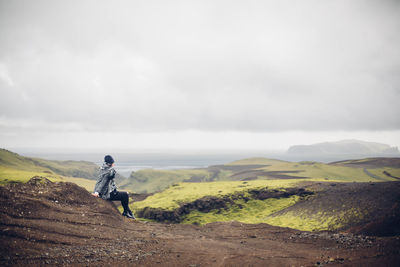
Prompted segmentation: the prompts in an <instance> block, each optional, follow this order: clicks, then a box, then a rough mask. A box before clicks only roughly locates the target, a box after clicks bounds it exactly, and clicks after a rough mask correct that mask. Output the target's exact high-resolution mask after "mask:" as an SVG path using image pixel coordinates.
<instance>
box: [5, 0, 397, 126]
mask: <svg viewBox="0 0 400 267" xmlns="http://www.w3.org/2000/svg"><path fill="white" fill-rule="evenodd" d="M399 11H400V3H399V2H398V1H379V2H377V1H317V0H314V1H193V2H192V1H113V2H109V1H0V35H1V36H2V38H1V41H0V90H1V91H0V126H1V127H2V129H3V130H4V131H5V130H8V131H10V132H12V131H14V130H15V129H34V128H35V127H36V128H38V127H40V128H43V129H47V130H51V131H53V130H54V131H77V130H82V131H111V130H115V129H118V130H120V131H170V130H184V129H197V130H205V131H210V130H211V131H223V130H233V131H235V130H237V131H243V130H245V131H288V130H303V131H327V130H349V131H356V130H398V129H400V120H399V117H400V108H399V105H398V102H399V100H400V97H399V96H400V78H399V77H400V51H399V49H398V47H400V36H399V34H398V33H399V30H400V17H399V16H398V14H399ZM15 131H16V130H15Z"/></svg>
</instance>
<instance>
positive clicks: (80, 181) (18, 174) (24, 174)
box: [0, 166, 96, 191]
mask: <svg viewBox="0 0 400 267" xmlns="http://www.w3.org/2000/svg"><path fill="white" fill-rule="evenodd" d="M34 176H42V177H46V178H47V179H49V180H50V181H52V182H71V183H75V184H77V185H79V186H82V187H84V188H85V189H86V190H88V191H93V188H94V185H95V183H96V181H94V180H89V179H85V178H78V177H71V176H62V175H58V174H54V173H51V172H48V171H44V172H39V171H36V172H35V171H24V170H16V169H12V168H6V167H4V166H0V185H5V184H8V183H16V182H17V183H26V182H27V181H29V179H31V178H32V177H34Z"/></svg>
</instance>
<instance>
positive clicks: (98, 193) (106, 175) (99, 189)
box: [92, 155, 135, 219]
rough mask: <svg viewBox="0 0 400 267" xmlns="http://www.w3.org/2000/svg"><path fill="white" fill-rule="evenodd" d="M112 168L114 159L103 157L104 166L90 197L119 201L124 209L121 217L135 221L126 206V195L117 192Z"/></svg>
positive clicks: (127, 200) (114, 172)
mask: <svg viewBox="0 0 400 267" xmlns="http://www.w3.org/2000/svg"><path fill="white" fill-rule="evenodd" d="M113 166H114V159H113V158H112V157H111V156H110V155H107V156H105V157H104V164H103V166H102V167H101V169H100V173H99V178H98V179H97V182H96V185H95V187H94V193H92V195H93V196H95V197H101V198H102V199H105V200H110V201H112V200H121V204H122V207H123V208H124V212H123V213H122V215H123V216H126V217H128V218H130V219H135V216H134V215H133V213H132V211H131V210H130V209H129V206H128V203H129V196H128V193H127V192H119V191H117V186H116V185H115V182H114V177H115V174H116V173H117V172H116V171H115V170H114V168H113Z"/></svg>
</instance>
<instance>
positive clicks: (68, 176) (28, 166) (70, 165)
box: [0, 149, 98, 190]
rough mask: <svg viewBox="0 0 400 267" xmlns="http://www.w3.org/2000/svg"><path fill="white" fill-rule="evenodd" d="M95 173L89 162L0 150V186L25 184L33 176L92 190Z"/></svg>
mask: <svg viewBox="0 0 400 267" xmlns="http://www.w3.org/2000/svg"><path fill="white" fill-rule="evenodd" d="M97 173H98V166H97V165H96V164H94V163H91V162H86V161H53V160H44V159H39V158H30V157H24V156H21V155H18V154H17V153H13V152H11V151H8V150H5V149H0V184H6V183H10V182H27V181H28V180H29V179H30V178H32V177H33V176H43V177H46V178H48V179H50V180H51V181H65V182H73V183H76V184H78V185H80V186H83V187H85V188H86V189H88V190H93V187H94V184H95V182H96V181H95V179H96V178H97Z"/></svg>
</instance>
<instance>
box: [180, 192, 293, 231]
mask: <svg viewBox="0 0 400 267" xmlns="http://www.w3.org/2000/svg"><path fill="white" fill-rule="evenodd" d="M298 200H299V197H298V196H291V197H288V198H279V199H276V198H270V199H266V200H256V199H252V200H249V201H247V202H245V201H244V200H238V201H235V204H234V205H231V206H230V207H229V208H228V209H227V210H212V211H211V212H208V213H203V212H200V211H193V212H191V213H189V214H188V215H186V216H185V217H184V220H183V223H190V224H192V223H196V224H206V223H211V222H224V221H233V220H235V221H239V222H243V223H265V222H266V219H267V217H268V215H270V214H273V213H275V212H277V211H280V210H283V209H285V208H287V207H290V206H292V205H294V204H295V203H296V202H297V201H298Z"/></svg>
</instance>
